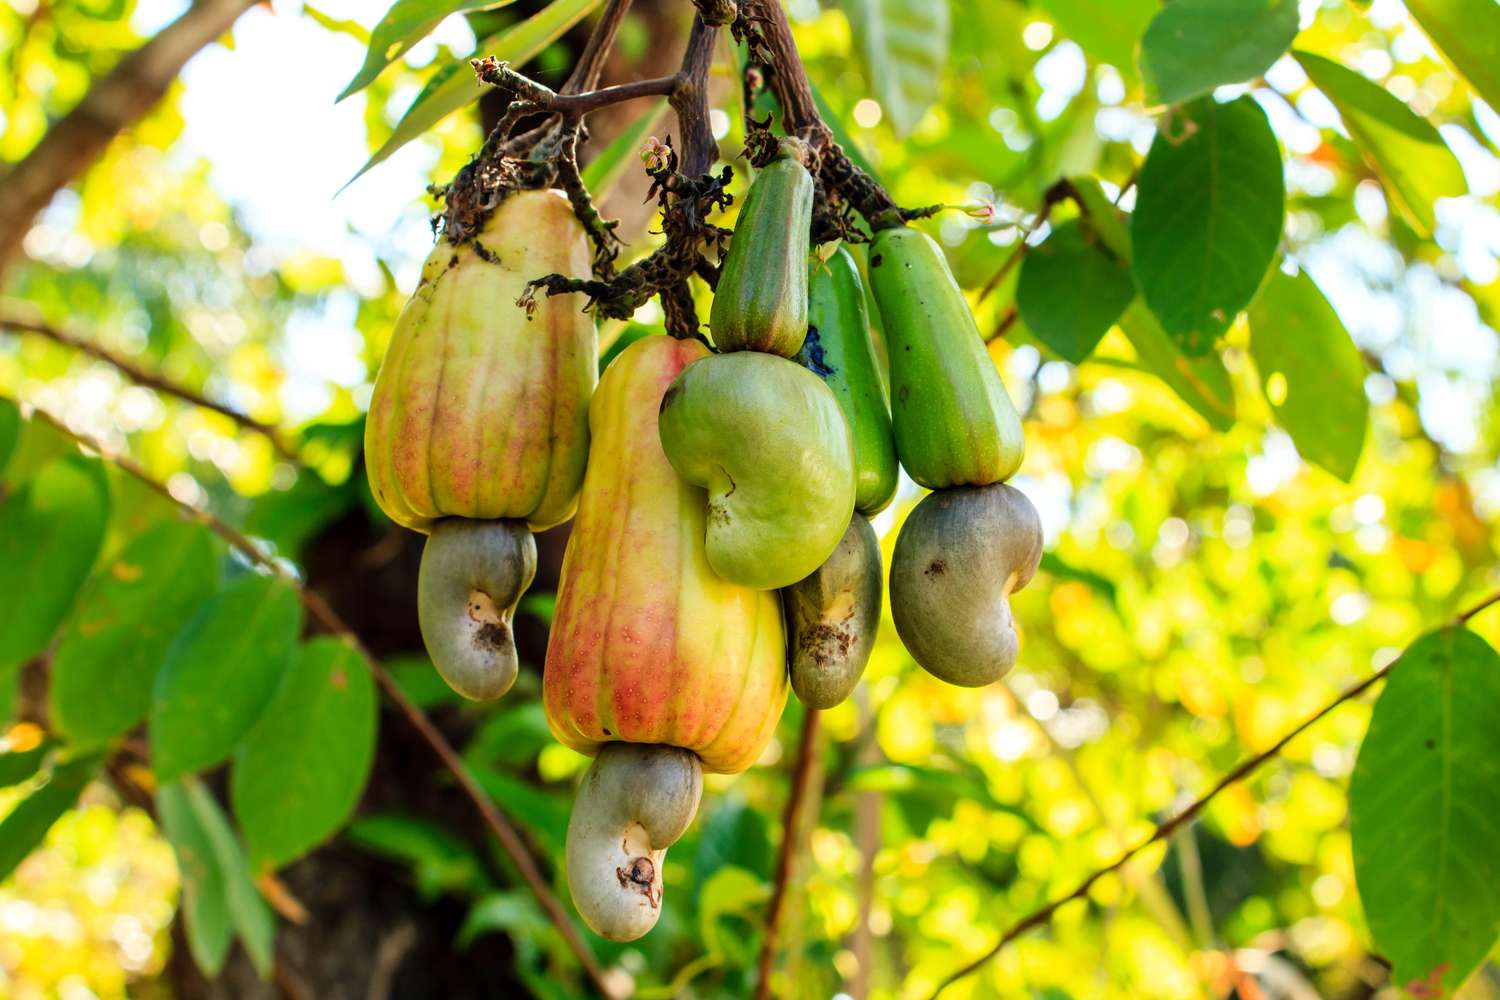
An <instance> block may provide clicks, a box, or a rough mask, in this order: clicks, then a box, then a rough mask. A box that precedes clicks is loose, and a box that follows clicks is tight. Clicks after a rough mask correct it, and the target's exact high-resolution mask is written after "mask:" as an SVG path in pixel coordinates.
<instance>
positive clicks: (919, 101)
mask: <svg viewBox="0 0 1500 1000" xmlns="http://www.w3.org/2000/svg"><path fill="white" fill-rule="evenodd" d="M844 10H845V11H846V12H847V13H848V15H849V25H850V27H851V28H852V29H853V30H854V41H855V48H856V49H857V50H858V52H859V56H860V59H861V61H862V62H863V64H864V69H865V80H866V81H868V83H869V85H870V89H871V90H873V91H874V93H875V97H876V99H877V100H878V101H879V102H880V106H881V108H882V109H883V110H884V111H885V114H886V116H887V117H888V118H890V120H891V125H892V126H893V127H894V128H895V130H896V134H897V135H901V136H906V135H909V134H911V130H912V129H914V128H916V127H917V123H918V122H920V121H921V120H922V115H924V114H926V113H927V109H928V108H930V107H932V105H934V104H936V103H937V100H938V98H939V97H941V96H942V93H943V69H944V68H945V66H946V65H947V62H948V39H949V32H950V30H951V27H950V24H949V20H950V17H949V11H948V0H845V3H844Z"/></svg>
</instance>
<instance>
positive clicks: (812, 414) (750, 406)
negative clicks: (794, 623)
mask: <svg viewBox="0 0 1500 1000" xmlns="http://www.w3.org/2000/svg"><path fill="white" fill-rule="evenodd" d="M661 446H662V450H663V451H665V452H666V455H667V459H668V460H669V461H670V462H671V463H672V467H673V468H674V469H676V470H677V474H678V475H679V476H681V477H682V478H683V479H685V480H687V481H688V482H690V483H692V484H693V485H694V486H702V487H704V488H706V489H707V490H708V536H707V548H708V564H709V565H710V566H712V567H713V569H714V572H715V573H718V574H719V575H720V576H722V577H723V578H724V579H726V580H730V581H732V582H734V583H739V584H743V585H745V586H747V587H755V588H756V589H759V590H770V589H774V588H777V587H788V586H791V585H792V584H794V583H796V582H797V581H798V580H800V579H802V578H803V577H805V576H807V575H808V574H809V573H811V572H812V571H813V570H815V569H817V568H818V567H819V566H820V565H822V563H823V560H824V559H827V558H828V555H829V553H831V552H832V551H833V549H834V546H836V545H838V543H839V539H840V538H842V537H843V536H844V529H845V528H847V527H849V516H850V514H852V513H853V512H854V444H853V442H852V441H851V440H850V435H849V422H848V421H847V420H845V419H844V414H843V411H842V410H840V409H839V404H838V400H836V399H835V398H834V396H833V392H832V390H830V389H829V388H828V386H826V385H824V384H823V382H822V381H821V380H820V379H819V378H818V377H817V376H816V375H814V374H813V373H812V372H810V371H808V370H807V369H806V368H803V367H802V366H800V365H798V364H797V363H795V362H793V361H788V360H786V359H785V358H778V357H776V356H774V355H771V354H761V353H759V352H755V351H741V352H739V353H737V354H718V355H714V356H713V357H708V358H704V359H702V360H701V361H696V362H694V363H693V364H692V365H689V366H688V367H687V368H686V369H685V370H684V371H683V373H682V374H681V375H679V376H677V378H676V380H675V381H674V382H673V383H672V385H671V387H670V388H668V389H667V394H666V396H665V397H664V398H663V399H662V404H661Z"/></svg>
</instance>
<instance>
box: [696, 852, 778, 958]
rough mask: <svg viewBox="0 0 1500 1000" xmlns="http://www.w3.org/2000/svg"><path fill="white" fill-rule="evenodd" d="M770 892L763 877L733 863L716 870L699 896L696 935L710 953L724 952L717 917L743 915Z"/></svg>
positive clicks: (762, 900)
mask: <svg viewBox="0 0 1500 1000" xmlns="http://www.w3.org/2000/svg"><path fill="white" fill-rule="evenodd" d="M770 895H771V887H770V885H769V884H767V882H766V880H765V879H763V878H761V877H760V876H758V875H755V874H754V873H752V872H748V871H746V870H745V869H743V868H739V867H736V866H735V865H726V866H725V867H723V868H720V869H718V870H717V871H715V872H714V873H713V874H712V875H710V876H708V878H707V879H706V880H705V881H704V883H703V891H702V892H700V893H699V895H698V900H699V902H698V934H699V937H700V938H701V939H702V941H703V943H704V945H705V946H706V947H707V948H708V950H709V951H710V952H712V953H715V954H719V953H722V952H723V951H724V944H725V942H724V939H723V936H722V932H721V931H720V929H719V926H718V923H719V918H720V917H732V916H742V915H745V914H747V913H750V912H751V911H753V910H755V909H756V908H757V907H759V906H760V904H761V903H763V902H765V901H766V899H767V897H769V896H770Z"/></svg>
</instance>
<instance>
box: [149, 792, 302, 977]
mask: <svg viewBox="0 0 1500 1000" xmlns="http://www.w3.org/2000/svg"><path fill="white" fill-rule="evenodd" d="M156 810H157V814H158V815H159V816H160V817H161V823H162V830H163V832H165V833H166V835H167V840H168V841H169V842H171V844H172V849H173V850H174V851H175V852H176V854H177V865H178V868H179V869H180V870H181V871H182V899H183V911H184V918H185V924H186V929H187V938H188V947H189V948H190V949H191V950H192V953H193V960H194V961H195V962H197V963H198V967H199V968H200V969H202V970H203V971H204V972H205V973H207V974H208V975H209V976H210V977H212V976H214V975H216V974H217V973H218V971H219V969H221V968H222V967H223V965H224V959H225V958H226V957H227V956H228V954H229V944H230V940H231V938H232V935H233V934H234V933H236V932H238V934H239V936H240V940H241V941H242V942H243V943H244V945H245V951H246V952H247V953H249V955H250V960H251V962H252V963H253V964H254V965H255V968H256V971H257V972H259V973H260V975H261V977H262V978H264V977H266V976H267V975H269V973H270V971H271V963H272V958H273V954H272V951H273V947H274V943H275V936H276V918H275V916H274V915H273V914H272V913H271V908H270V907H269V906H268V905H266V901H265V900H264V899H262V898H261V896H260V893H259V892H258V891H257V890H256V888H255V883H254V882H253V881H252V880H251V878H250V868H249V866H248V865H247V864H246V863H245V852H244V850H243V849H242V848H241V847H240V842H239V838H237V837H236V836H235V835H234V829H233V828H232V827H231V826H230V825H229V818H228V817H227V816H225V815H224V810H222V809H220V808H219V803H218V802H217V801H216V800H215V799H214V797H213V795H212V794H211V793H210V792H209V791H208V789H206V788H204V787H203V785H202V784H201V783H200V782H198V781H197V780H196V779H193V778H188V779H185V780H183V781H180V782H173V783H171V784H167V785H163V786H162V787H161V788H160V789H159V790H158V791H157V793H156Z"/></svg>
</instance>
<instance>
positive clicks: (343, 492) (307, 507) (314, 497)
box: [244, 471, 359, 556]
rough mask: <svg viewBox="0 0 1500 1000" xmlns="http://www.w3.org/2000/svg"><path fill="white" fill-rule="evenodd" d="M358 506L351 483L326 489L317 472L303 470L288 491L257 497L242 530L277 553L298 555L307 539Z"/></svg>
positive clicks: (355, 490)
mask: <svg viewBox="0 0 1500 1000" xmlns="http://www.w3.org/2000/svg"><path fill="white" fill-rule="evenodd" d="M358 503H359V490H358V488H357V487H356V486H355V481H354V480H352V479H351V480H350V481H346V482H344V483H341V484H339V485H338V486H330V485H329V484H328V483H325V482H324V481H323V480H322V478H320V477H319V476H318V474H317V473H315V472H308V471H303V472H301V473H298V475H297V479H296V481H295V482H294V483H292V485H291V488H290V489H285V490H273V491H271V492H269V493H267V494H265V495H264V496H261V497H259V498H258V499H257V500H256V501H255V506H254V507H252V508H251V509H250V516H249V517H247V518H246V519H245V526H244V528H245V531H246V532H247V533H248V534H251V535H254V536H255V537H256V538H264V539H265V540H267V541H269V542H270V543H271V544H272V545H275V546H276V549H277V551H278V552H284V553H286V554H287V555H291V556H300V555H301V553H302V546H303V545H304V544H306V542H307V541H308V540H309V539H310V538H312V537H313V536H314V535H316V534H317V533H318V532H319V531H321V530H322V529H323V528H324V527H325V526H326V525H328V524H329V523H330V522H332V521H333V520H335V519H336V518H338V517H339V516H340V515H341V514H343V513H344V512H345V511H347V510H349V509H351V508H352V507H354V506H355V505H356V504H358Z"/></svg>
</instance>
